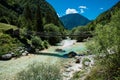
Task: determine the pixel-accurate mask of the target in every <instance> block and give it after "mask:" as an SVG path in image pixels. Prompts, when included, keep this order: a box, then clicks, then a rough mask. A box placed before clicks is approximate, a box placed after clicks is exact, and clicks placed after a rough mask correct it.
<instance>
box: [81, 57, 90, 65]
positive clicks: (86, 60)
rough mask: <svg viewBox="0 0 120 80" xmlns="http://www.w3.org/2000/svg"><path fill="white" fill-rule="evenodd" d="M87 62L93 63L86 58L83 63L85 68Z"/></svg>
mask: <svg viewBox="0 0 120 80" xmlns="http://www.w3.org/2000/svg"><path fill="white" fill-rule="evenodd" d="M85 62H91V61H90V59H88V58H84V59H83V61H82V64H83V66H86V65H85Z"/></svg>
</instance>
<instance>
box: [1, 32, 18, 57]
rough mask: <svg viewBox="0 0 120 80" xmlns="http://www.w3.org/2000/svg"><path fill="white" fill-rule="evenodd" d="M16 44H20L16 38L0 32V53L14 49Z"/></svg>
mask: <svg viewBox="0 0 120 80" xmlns="http://www.w3.org/2000/svg"><path fill="white" fill-rule="evenodd" d="M18 46H20V42H19V41H18V40H17V39H15V38H12V37H10V36H9V35H7V34H3V33H0V55H3V54H7V53H8V52H10V51H14V49H16V48H17V47H18Z"/></svg>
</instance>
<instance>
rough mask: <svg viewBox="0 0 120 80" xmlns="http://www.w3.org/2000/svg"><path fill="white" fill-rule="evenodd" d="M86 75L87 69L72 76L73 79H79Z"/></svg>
mask: <svg viewBox="0 0 120 80" xmlns="http://www.w3.org/2000/svg"><path fill="white" fill-rule="evenodd" d="M84 75H85V70H82V71H78V72H76V73H75V74H74V76H73V77H72V80H79V79H80V78H81V77H83V76H84Z"/></svg>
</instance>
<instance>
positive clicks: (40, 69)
mask: <svg viewBox="0 0 120 80" xmlns="http://www.w3.org/2000/svg"><path fill="white" fill-rule="evenodd" d="M17 80H62V79H61V75H60V69H59V67H58V66H57V65H48V64H43V63H42V64H41V63H33V64H32V65H29V66H28V69H27V70H26V71H25V70H24V71H21V72H20V73H19V74H18V76H17Z"/></svg>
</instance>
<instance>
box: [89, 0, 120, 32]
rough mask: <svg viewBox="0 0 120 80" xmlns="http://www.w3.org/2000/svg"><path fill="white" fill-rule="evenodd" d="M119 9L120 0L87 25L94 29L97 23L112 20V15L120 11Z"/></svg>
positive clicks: (103, 23)
mask: <svg viewBox="0 0 120 80" xmlns="http://www.w3.org/2000/svg"><path fill="white" fill-rule="evenodd" d="M119 10H120V1H119V2H118V3H117V4H116V5H114V6H113V7H112V8H110V9H109V10H107V11H105V12H103V13H102V14H100V15H99V16H98V17H97V18H96V19H95V20H94V21H92V22H90V23H89V24H88V25H87V27H88V28H89V30H94V29H95V27H96V25H97V24H102V25H105V24H107V23H109V22H110V21H111V20H112V19H111V17H112V16H113V15H115V14H116V12H118V11H119ZM119 15H120V14H119Z"/></svg>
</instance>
